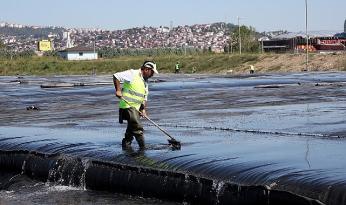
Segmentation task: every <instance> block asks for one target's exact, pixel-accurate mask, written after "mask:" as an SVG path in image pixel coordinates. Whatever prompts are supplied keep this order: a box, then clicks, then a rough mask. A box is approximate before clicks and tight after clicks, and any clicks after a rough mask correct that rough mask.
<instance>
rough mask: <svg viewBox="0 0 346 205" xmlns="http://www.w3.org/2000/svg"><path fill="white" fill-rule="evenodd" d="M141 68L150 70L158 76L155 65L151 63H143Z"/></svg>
mask: <svg viewBox="0 0 346 205" xmlns="http://www.w3.org/2000/svg"><path fill="white" fill-rule="evenodd" d="M142 67H145V68H150V69H152V70H153V71H154V73H156V74H159V72H158V71H157V69H156V63H154V62H153V61H145V62H144V63H143V65H142Z"/></svg>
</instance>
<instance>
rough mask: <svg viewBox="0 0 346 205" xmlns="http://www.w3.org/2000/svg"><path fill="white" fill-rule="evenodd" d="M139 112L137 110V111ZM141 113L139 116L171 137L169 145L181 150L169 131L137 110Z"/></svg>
mask: <svg viewBox="0 0 346 205" xmlns="http://www.w3.org/2000/svg"><path fill="white" fill-rule="evenodd" d="M121 99H122V100H124V102H125V103H126V104H128V105H129V106H130V107H132V106H131V105H130V103H129V102H128V101H127V100H125V99H124V98H121ZM136 110H137V109H136ZM137 111H138V112H139V114H141V116H143V117H144V118H145V119H147V120H148V121H149V122H151V123H152V124H153V125H154V126H155V127H157V128H158V129H159V130H160V131H161V132H163V133H164V134H165V135H167V136H168V137H169V139H168V144H170V145H172V147H173V148H174V149H180V148H181V144H180V142H179V141H177V140H176V139H174V137H172V136H171V135H170V134H168V132H167V131H165V130H164V129H162V127H160V126H159V125H158V124H157V123H156V122H154V121H153V120H151V119H150V118H149V117H148V116H146V115H143V113H142V112H141V111H139V110H137Z"/></svg>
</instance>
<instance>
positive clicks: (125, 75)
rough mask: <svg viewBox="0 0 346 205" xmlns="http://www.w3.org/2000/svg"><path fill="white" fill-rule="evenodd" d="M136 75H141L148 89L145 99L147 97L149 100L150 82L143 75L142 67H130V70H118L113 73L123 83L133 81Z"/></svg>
mask: <svg viewBox="0 0 346 205" xmlns="http://www.w3.org/2000/svg"><path fill="white" fill-rule="evenodd" d="M136 75H140V76H141V78H142V80H143V82H144V85H145V89H146V91H147V92H146V93H147V95H146V96H145V97H144V99H145V101H147V100H148V94H149V90H148V82H147V81H145V80H144V78H143V76H142V72H141V69H130V70H126V71H122V72H117V73H114V74H113V76H114V77H115V78H116V79H118V80H119V81H120V82H122V83H124V82H127V83H131V81H132V80H133V79H134V76H136Z"/></svg>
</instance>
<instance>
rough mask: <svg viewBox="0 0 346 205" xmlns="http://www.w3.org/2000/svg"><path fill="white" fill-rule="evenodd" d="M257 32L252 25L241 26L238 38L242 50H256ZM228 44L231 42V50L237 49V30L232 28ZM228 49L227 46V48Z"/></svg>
mask: <svg viewBox="0 0 346 205" xmlns="http://www.w3.org/2000/svg"><path fill="white" fill-rule="evenodd" d="M257 35H258V34H257V32H256V30H255V28H253V27H251V26H250V27H247V26H244V25H243V26H241V27H240V38H241V49H242V51H243V52H256V51H258V41H257ZM230 39H231V40H230V41H229V45H231V44H232V47H233V51H239V48H240V47H239V30H238V28H234V29H233V31H232V32H231V35H230ZM228 49H229V48H228Z"/></svg>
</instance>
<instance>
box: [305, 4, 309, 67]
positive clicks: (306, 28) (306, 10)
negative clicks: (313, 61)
mask: <svg viewBox="0 0 346 205" xmlns="http://www.w3.org/2000/svg"><path fill="white" fill-rule="evenodd" d="M305 35H306V60H305V71H308V63H309V34H308V0H305Z"/></svg>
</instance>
